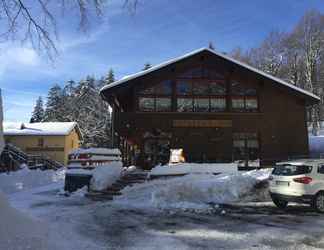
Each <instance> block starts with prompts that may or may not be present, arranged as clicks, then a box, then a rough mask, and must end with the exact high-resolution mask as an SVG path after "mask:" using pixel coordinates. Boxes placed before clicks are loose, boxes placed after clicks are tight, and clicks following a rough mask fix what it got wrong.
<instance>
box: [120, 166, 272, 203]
mask: <svg viewBox="0 0 324 250" xmlns="http://www.w3.org/2000/svg"><path fill="white" fill-rule="evenodd" d="M270 173H271V169H266V170H254V171H249V172H237V173H232V174H220V175H213V174H189V175H186V176H182V177H175V178H171V179H170V178H168V179H159V180H152V181H149V182H146V183H142V184H137V185H134V186H132V187H127V188H125V189H124V190H123V191H122V193H123V195H122V196H120V197H117V198H116V200H115V202H116V203H119V204H126V205H130V206H138V207H155V208H162V209H163V208H181V209H187V208H194V209H208V208H210V204H223V203H231V202H238V201H241V200H243V199H244V200H247V199H252V198H253V199H255V198H256V197H255V195H253V194H255V189H254V187H255V185H256V184H257V183H259V182H261V181H264V180H266V179H268V177H269V175H270Z"/></svg>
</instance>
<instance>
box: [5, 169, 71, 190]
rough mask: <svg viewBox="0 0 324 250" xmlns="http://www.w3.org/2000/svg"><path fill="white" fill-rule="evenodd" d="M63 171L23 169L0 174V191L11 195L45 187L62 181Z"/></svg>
mask: <svg viewBox="0 0 324 250" xmlns="http://www.w3.org/2000/svg"><path fill="white" fill-rule="evenodd" d="M64 177H65V170H64V169H61V170H57V171H54V170H44V171H42V170H40V169H37V170H30V169H29V168H28V167H26V166H25V167H23V168H22V169H21V170H18V171H15V172H9V173H1V174H0V191H2V192H4V193H6V194H11V193H15V192H18V191H22V190H25V189H31V188H34V187H40V186H45V185H48V184H51V183H53V182H58V181H60V180H64Z"/></svg>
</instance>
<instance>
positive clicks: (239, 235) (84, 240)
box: [0, 171, 324, 250]
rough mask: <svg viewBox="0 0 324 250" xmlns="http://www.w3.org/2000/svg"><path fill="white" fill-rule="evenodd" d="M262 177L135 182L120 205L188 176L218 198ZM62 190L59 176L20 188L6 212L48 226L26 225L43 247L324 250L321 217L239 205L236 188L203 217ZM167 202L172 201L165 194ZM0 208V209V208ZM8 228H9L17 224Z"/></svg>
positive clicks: (300, 208) (302, 209)
mask: <svg viewBox="0 0 324 250" xmlns="http://www.w3.org/2000/svg"><path fill="white" fill-rule="evenodd" d="M193 176H195V177H193ZM267 176H268V173H267V171H253V172H246V173H234V174H231V175H230V174H223V175H218V176H215V175H211V174H195V175H193V174H191V175H188V176H184V177H174V178H173V179H168V180H162V179H160V180H153V181H149V182H147V183H144V184H138V185H135V186H133V188H129V189H128V192H127V193H125V194H124V196H126V197H128V198H130V194H131V193H132V195H134V196H133V197H134V199H132V200H131V199H128V201H129V202H130V201H140V200H139V199H137V198H136V193H134V192H135V191H136V192H138V193H137V197H138V198H140V197H143V199H144V201H145V202H146V201H147V195H148V194H149V192H147V189H149V188H152V189H154V190H157V188H158V187H159V188H161V190H162V189H163V188H166V189H165V190H169V191H170V190H171V191H172V186H170V187H168V185H171V184H172V185H173V187H174V186H176V182H177V181H178V182H179V183H180V182H181V183H185V184H189V180H190V178H193V179H194V184H193V185H196V186H197V187H198V188H199V187H201V188H204V187H207V186H208V185H211V184H212V183H213V185H211V186H212V187H215V189H214V192H218V191H220V194H222V195H223V194H225V192H223V193H222V191H224V189H223V188H222V187H221V186H222V185H221V184H220V183H222V184H223V185H225V186H227V188H229V189H230V190H229V191H230V192H232V191H231V190H234V189H235V188H234V187H233V185H234V186H235V185H237V186H238V187H240V188H243V189H245V188H247V187H248V185H249V184H248V182H249V181H251V182H258V181H262V180H264V179H265V178H267ZM212 179H214V181H212ZM176 180H177V181H176ZM179 180H181V181H179ZM225 182H228V183H225ZM163 183H164V185H163ZM217 183H218V184H217ZM150 184H152V187H150ZM63 185H64V183H63V180H62V179H60V180H58V181H57V182H52V183H51V184H49V185H46V186H40V187H33V188H31V189H22V190H21V191H20V192H16V193H11V194H9V195H8V200H9V202H10V204H11V205H12V206H13V207H15V208H16V209H19V210H20V211H22V212H24V213H25V214H28V216H30V217H32V221H35V220H41V221H43V223H45V224H47V225H48V228H47V229H44V231H43V232H47V237H46V236H45V235H44V234H42V233H43V232H40V233H39V232H38V231H37V230H38V229H37V228H36V227H33V226H31V227H29V229H30V231H31V232H32V233H37V235H38V236H40V238H41V239H42V240H43V242H45V240H46V239H48V241H47V242H48V248H47V250H89V249H91V250H107V249H108V250H116V249H118V250H126V249H127V250H130V249H131V250H155V249H156V250H164V249H179V250H189V249H194V250H200V249H201V250H202V249H307V250H308V249H323V248H324V217H323V216H321V215H319V214H317V213H315V212H314V211H312V210H311V209H310V207H309V206H304V205H297V206H296V205H294V204H292V205H291V206H290V207H288V209H287V210H286V211H283V210H279V209H277V208H276V207H275V206H274V205H273V204H272V203H271V202H246V201H244V200H245V199H241V198H243V197H244V195H243V196H241V195H240V193H241V191H240V190H239V188H236V190H235V192H234V191H233V194H234V195H233V196H232V197H234V198H235V197H241V198H240V199H238V200H237V201H239V202H238V203H235V204H226V205H225V204H219V205H218V206H213V210H208V211H206V213H204V212H202V213H195V212H192V211H194V210H181V209H180V210H179V209H174V210H172V209H171V210H165V209H156V207H145V206H143V207H139V206H138V207H133V206H131V204H130V203H127V202H126V203H124V204H123V205H122V204H121V203H119V202H111V201H101V202H94V201H92V200H90V199H88V198H86V197H84V196H83V195H82V193H83V190H80V192H78V193H77V194H76V195H72V196H69V197H66V196H63V195H59V193H60V192H59V191H60V190H61V189H62V188H63ZM184 186H186V185H184ZM217 186H218V187H219V188H220V189H219V190H218V189H217V188H216V187H217ZM140 187H142V188H140ZM168 188H169V189H168ZM131 190H132V191H133V192H131ZM180 190H181V189H180ZM184 190H186V189H184ZM247 190H248V188H247ZM171 191H170V192H171ZM176 191H177V190H176ZM207 191H208V190H207ZM177 192H178V191H177ZM141 193H142V194H141ZM79 194H81V195H79ZM213 195H215V196H213ZM213 195H212V196H211V197H212V198H213V199H216V194H213ZM237 195H238V196H237ZM166 196H167V197H169V195H166ZM161 197H162V198H163V197H164V196H161ZM170 198H171V201H172V195H170ZM207 198H208V197H207ZM163 199H164V198H163ZM229 200H230V199H229ZM202 202H205V201H204V200H203V201H202ZM0 210H1V212H2V207H1V208H0ZM23 218H25V215H23ZM1 222H2V220H1ZM13 224H14V225H10V226H15V225H17V223H13ZM1 226H2V227H3V226H4V225H3V223H0V228H1ZM0 235H1V234H0ZM0 237H1V236H0ZM16 245H18V244H16ZM19 246H20V248H18V249H15V248H11V249H10V248H9V249H10V250H27V249H28V250H30V249H37V248H28V245H27V244H26V245H25V244H19ZM0 249H1V250H2V249H8V248H1V247H0ZM37 250H38V249H37Z"/></svg>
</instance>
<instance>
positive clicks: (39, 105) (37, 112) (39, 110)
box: [30, 96, 45, 123]
mask: <svg viewBox="0 0 324 250" xmlns="http://www.w3.org/2000/svg"><path fill="white" fill-rule="evenodd" d="M44 114H45V111H44V107H43V99H42V97H41V96H40V97H38V99H37V100H36V105H35V107H34V111H33V113H32V117H31V118H30V123H33V122H42V121H43V119H44Z"/></svg>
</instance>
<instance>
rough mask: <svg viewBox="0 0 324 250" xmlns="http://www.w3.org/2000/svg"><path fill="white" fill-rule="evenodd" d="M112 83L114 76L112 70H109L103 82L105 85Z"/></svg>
mask: <svg viewBox="0 0 324 250" xmlns="http://www.w3.org/2000/svg"><path fill="white" fill-rule="evenodd" d="M114 81H115V74H114V71H113V69H110V70H109V72H108V75H107V77H106V79H105V82H106V84H110V83H113V82H114Z"/></svg>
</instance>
